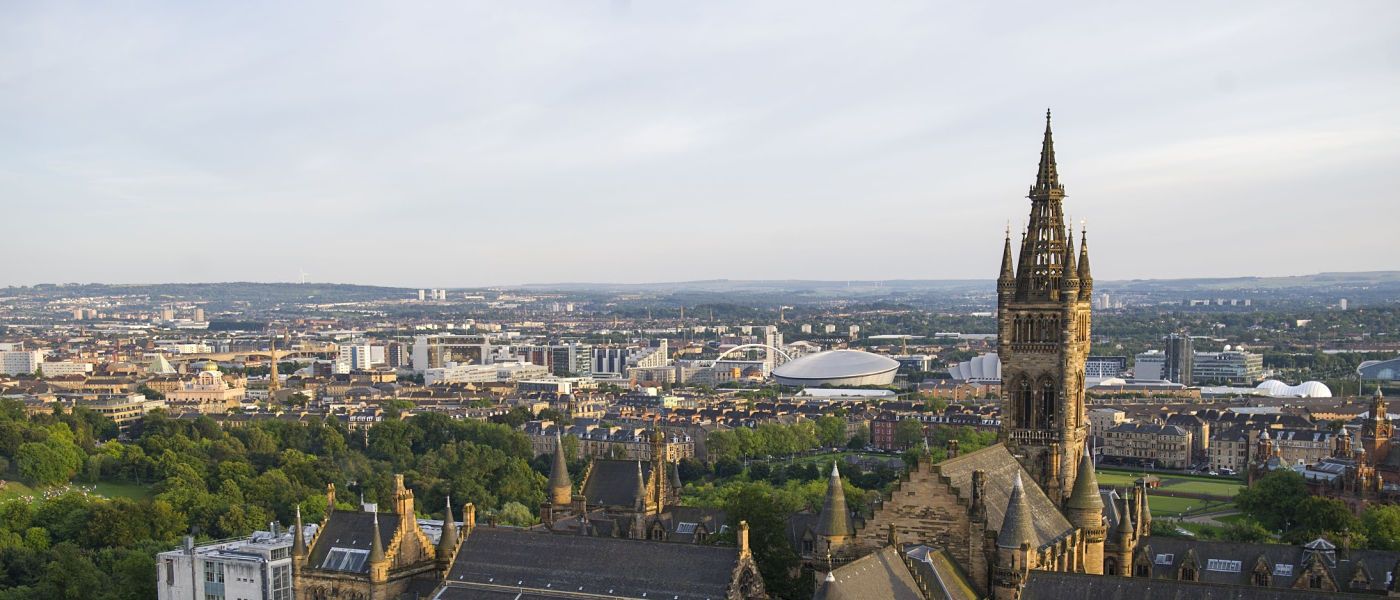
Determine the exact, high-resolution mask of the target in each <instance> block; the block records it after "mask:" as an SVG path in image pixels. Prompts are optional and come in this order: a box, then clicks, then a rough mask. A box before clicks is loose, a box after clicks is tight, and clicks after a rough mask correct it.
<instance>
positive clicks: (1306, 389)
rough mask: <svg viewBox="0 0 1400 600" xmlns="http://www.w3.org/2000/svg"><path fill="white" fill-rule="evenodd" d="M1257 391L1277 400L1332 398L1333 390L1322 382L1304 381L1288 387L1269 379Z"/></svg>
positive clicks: (1256, 387) (1257, 387)
mask: <svg viewBox="0 0 1400 600" xmlns="http://www.w3.org/2000/svg"><path fill="white" fill-rule="evenodd" d="M1255 389H1257V390H1261V391H1263V392H1264V393H1265V394H1268V395H1270V396H1273V397H1275V398H1331V397H1332V390H1331V389H1329V388H1328V387H1327V385H1326V384H1324V383H1322V382H1320V381H1304V382H1303V383H1300V384H1298V385H1288V384H1286V383H1284V382H1282V381H1279V380H1277V379H1269V380H1266V381H1264V382H1261V383H1260V384H1259V385H1257V386H1255Z"/></svg>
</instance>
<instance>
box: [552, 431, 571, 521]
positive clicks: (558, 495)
mask: <svg viewBox="0 0 1400 600" xmlns="http://www.w3.org/2000/svg"><path fill="white" fill-rule="evenodd" d="M573 495H574V482H573V480H572V479H570V478H569V464H568V461H566V460H565V458H564V437H563V436H561V435H560V434H559V433H558V432H555V434H554V465H553V466H552V467H550V469H549V500H550V503H552V504H553V505H554V507H555V508H563V507H566V506H568V505H569V501H570V499H571V498H573Z"/></svg>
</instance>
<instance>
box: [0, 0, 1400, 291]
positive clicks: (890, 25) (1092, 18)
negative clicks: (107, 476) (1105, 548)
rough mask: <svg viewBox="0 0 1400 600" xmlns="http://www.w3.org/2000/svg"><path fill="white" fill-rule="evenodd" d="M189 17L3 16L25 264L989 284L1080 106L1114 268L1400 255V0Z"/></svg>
mask: <svg viewBox="0 0 1400 600" xmlns="http://www.w3.org/2000/svg"><path fill="white" fill-rule="evenodd" d="M156 6H157V7H158V8H159V9H158V10H144V11H143V10H130V11H124V12H107V11H114V10H117V9H112V8H90V7H89V8H84V9H82V10H79V9H76V8H64V7H58V6H46V5H31V6H16V7H10V8H7V9H5V10H4V13H5V14H6V15H7V18H6V19H4V20H3V21H4V23H3V24H0V32H3V35H0V40H3V41H0V81H3V82H4V85H5V87H6V88H7V89H9V90H11V91H12V92H13V93H11V94H6V95H4V96H0V111H4V113H5V114H7V115H8V116H9V117H11V119H13V120H12V121H11V123H10V124H9V126H8V127H7V131H8V132H9V133H10V134H11V135H8V136H6V137H7V141H8V143H6V144H0V196H3V197H5V198H6V199H7V206H8V207H9V209H10V210H9V211H8V215H7V216H8V217H9V222H10V223H12V224H14V225H16V226H15V227H13V228H12V231H11V233H10V235H8V236H6V241H5V243H4V248H5V249H6V250H7V251H8V252H10V253H12V254H14V255H19V254H18V253H20V252H23V253H24V254H23V255H28V256H30V257H32V258H31V259H30V260H26V261H17V260H10V261H7V262H6V267H5V268H4V269H0V285H26V284H34V283H44V282H50V283H53V282H63V281H80V282H89V281H102V282H109V283H147V282H161V281H182V282H211V281H239V280H244V281H296V280H298V279H299V278H300V277H301V276H302V273H305V274H306V277H307V278H308V279H309V280H313V281H321V282H343V283H364V284H376V285H387V286H405V287H425V286H432V287H481V286H508V285H518V284H525V283H550V282H573V281H596V282H608V283H613V282H616V283H643V282H663V281H696V280H709V279H730V280H789V279H806V280H826V281H840V280H864V281H869V280H896V279H989V278H988V277H987V275H988V273H989V272H990V270H989V267H990V266H992V265H995V264H996V261H997V258H998V256H999V254H1000V250H1001V244H1000V241H999V240H1000V237H999V233H1000V232H1001V230H1002V229H1003V228H1004V227H1006V226H1007V225H1008V224H1007V223H1006V222H1005V216H1006V215H1010V214H1015V215H1020V216H1021V218H1022V219H1023V218H1024V212H1025V210H1024V207H1025V204H1024V203H1025V198H1024V195H1025V189H1026V187H1027V186H1029V185H1030V184H1031V183H1032V182H1033V181H1034V178H1035V165H1036V161H1037V159H1038V155H1037V151H1038V148H1039V139H1040V131H1041V127H1042V126H1043V121H1042V119H1043V111H1044V110H1045V107H1046V105H1049V106H1050V107H1051V108H1053V109H1054V110H1055V130H1056V134H1057V135H1056V142H1057V145H1056V150H1057V152H1058V154H1059V158H1060V162H1061V164H1062V165H1064V166H1065V167H1064V168H1063V169H1062V172H1061V179H1062V181H1063V183H1064V184H1065V186H1066V188H1067V200H1066V202H1065V210H1066V211H1067V213H1068V214H1069V216H1070V217H1071V218H1072V219H1074V221H1076V222H1077V221H1079V220H1080V219H1085V220H1087V222H1088V234H1089V237H1090V238H1092V239H1093V242H1092V244H1093V246H1094V248H1095V249H1096V250H1097V254H1096V259H1095V263H1094V269H1095V275H1096V277H1097V278H1100V279H1102V280H1105V281H1107V280H1125V279H1136V278H1183V277H1231V276H1250V275H1260V276H1277V275H1303V274H1310V273H1318V272H1328V271H1373V270H1387V269H1393V268H1394V265H1393V264H1392V263H1391V262H1390V261H1388V260H1387V259H1388V258H1390V257H1393V256H1394V255H1395V250H1397V249H1400V243H1397V242H1396V241H1395V239H1394V237H1393V236H1391V235H1389V232H1388V231H1387V230H1386V227H1385V225H1386V221H1387V220H1386V219H1375V218H1367V217H1366V215H1368V214H1374V213H1379V214H1388V213H1387V212H1386V211H1388V210H1393V209H1390V208H1389V203H1388V202H1386V195H1387V194H1388V193H1393V190H1394V189H1396V186H1397V184H1400V175H1397V174H1396V172H1395V170H1394V169H1393V168H1390V165H1392V164H1393V163H1394V162H1395V159H1397V158H1400V144H1397V143H1396V142H1397V141H1400V133H1397V132H1400V108H1396V107H1397V106H1400V102H1396V101H1395V100H1396V99H1397V97H1400V94H1397V92H1400V69H1396V66H1397V64H1400V43H1397V42H1396V41H1395V39H1394V36H1393V35H1392V32H1393V31H1394V30H1395V28H1396V26H1397V24H1400V9H1397V8H1396V7H1395V6H1394V5H1391V4H1385V3H1373V4H1367V3H1358V4H1348V5H1344V6H1341V7H1327V6H1308V5H1304V4H1284V5H1273V4H1270V5H1262V4H1260V5H1252V6H1251V5H1234V6H1225V7H1222V6H1215V5H1211V4H1196V5H1191V6H1177V7H1174V8H1175V12H1172V11H1170V10H1168V11H1163V10H1160V9H1156V10H1148V9H1145V8H1143V9H1138V8H1128V7H1094V8H1092V9H1089V8H1084V7H1072V8H1068V9H1062V10H1058V11H1055V12H1048V11H1047V9H1045V8H1043V7H1037V6H1035V5H1030V4H1026V5H1020V6H1016V7H999V8H1000V9H1001V10H999V11H996V12H992V11H990V10H988V9H982V8H979V7H968V6H954V7H947V8H946V9H942V10H940V9H935V8H931V7H898V8H893V7H883V8H882V9H881V10H878V11H877V10H870V9H868V7H861V8H856V7H851V6H846V5H829V6H826V7H824V9H823V10H815V11H813V10H801V8H803V7H806V6H808V5H807V4H801V5H799V4H762V5H746V4H740V3H732V4H731V3H725V4H706V5H703V6H664V7H663V6H654V5H644V4H633V3H626V2H611V3H606V2H596V3H558V4H547V5H541V6H538V7H535V8H533V9H529V8H521V7H519V6H510V7H503V6H492V5H470V6H451V7H440V8H438V9H436V10H433V11H428V10H418V11H414V10H396V11H390V12H384V13H376V12H375V11H374V10H373V9H370V8H367V7H363V6H352V5H340V4H336V5H329V6H333V7H334V8H330V9H327V8H319V9H318V8H313V7H311V6H310V5H307V6H302V7H294V8H288V7H277V6H274V5H270V4H269V5H252V6H248V5H240V6H238V7H237V8H234V7H232V6H230V7H208V6H206V7H187V6H179V5H168V4H161V3H156ZM1265 8H1267V9H1268V12H1263V11H1264V9H1265ZM332 11H334V12H332ZM993 23H995V24H996V26H995V27H992V26H991V24H993ZM986 31H995V32H996V33H992V34H986V33H984V32H986ZM1105 48H1112V49H1113V51H1112V52H1105V51H1103V49H1105ZM853 207H854V208H855V209H856V210H852V209H853ZM866 215H869V216H868V217H866ZM862 217H865V218H862ZM1009 226H1010V227H1011V228H1013V229H1017V230H1020V229H1022V228H1023V223H1022V222H1018V221H1012V222H1011V223H1009ZM1076 229H1077V226H1076ZM1154 248H1155V249H1156V250H1154ZM23 255H22V256H23ZM1098 256H1103V257H1104V258H1102V259H1100V258H1098Z"/></svg>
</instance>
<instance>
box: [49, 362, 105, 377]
mask: <svg viewBox="0 0 1400 600" xmlns="http://www.w3.org/2000/svg"><path fill="white" fill-rule="evenodd" d="M39 370H40V371H41V372H43V374H44V377H62V376H64V375H87V374H89V373H92V363H87V362H74V361H56V362H45V363H39Z"/></svg>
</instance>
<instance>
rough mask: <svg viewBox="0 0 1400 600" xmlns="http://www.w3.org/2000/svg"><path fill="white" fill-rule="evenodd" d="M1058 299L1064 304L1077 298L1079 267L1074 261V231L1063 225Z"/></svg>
mask: <svg viewBox="0 0 1400 600" xmlns="http://www.w3.org/2000/svg"><path fill="white" fill-rule="evenodd" d="M1060 299H1061V300H1063V301H1065V303H1066V304H1074V303H1075V302H1077V301H1078V300H1079V267H1078V266H1077V265H1075V263H1074V231H1072V230H1071V229H1070V228H1069V227H1065V264H1064V270H1063V271H1062V272H1061V274H1060Z"/></svg>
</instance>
